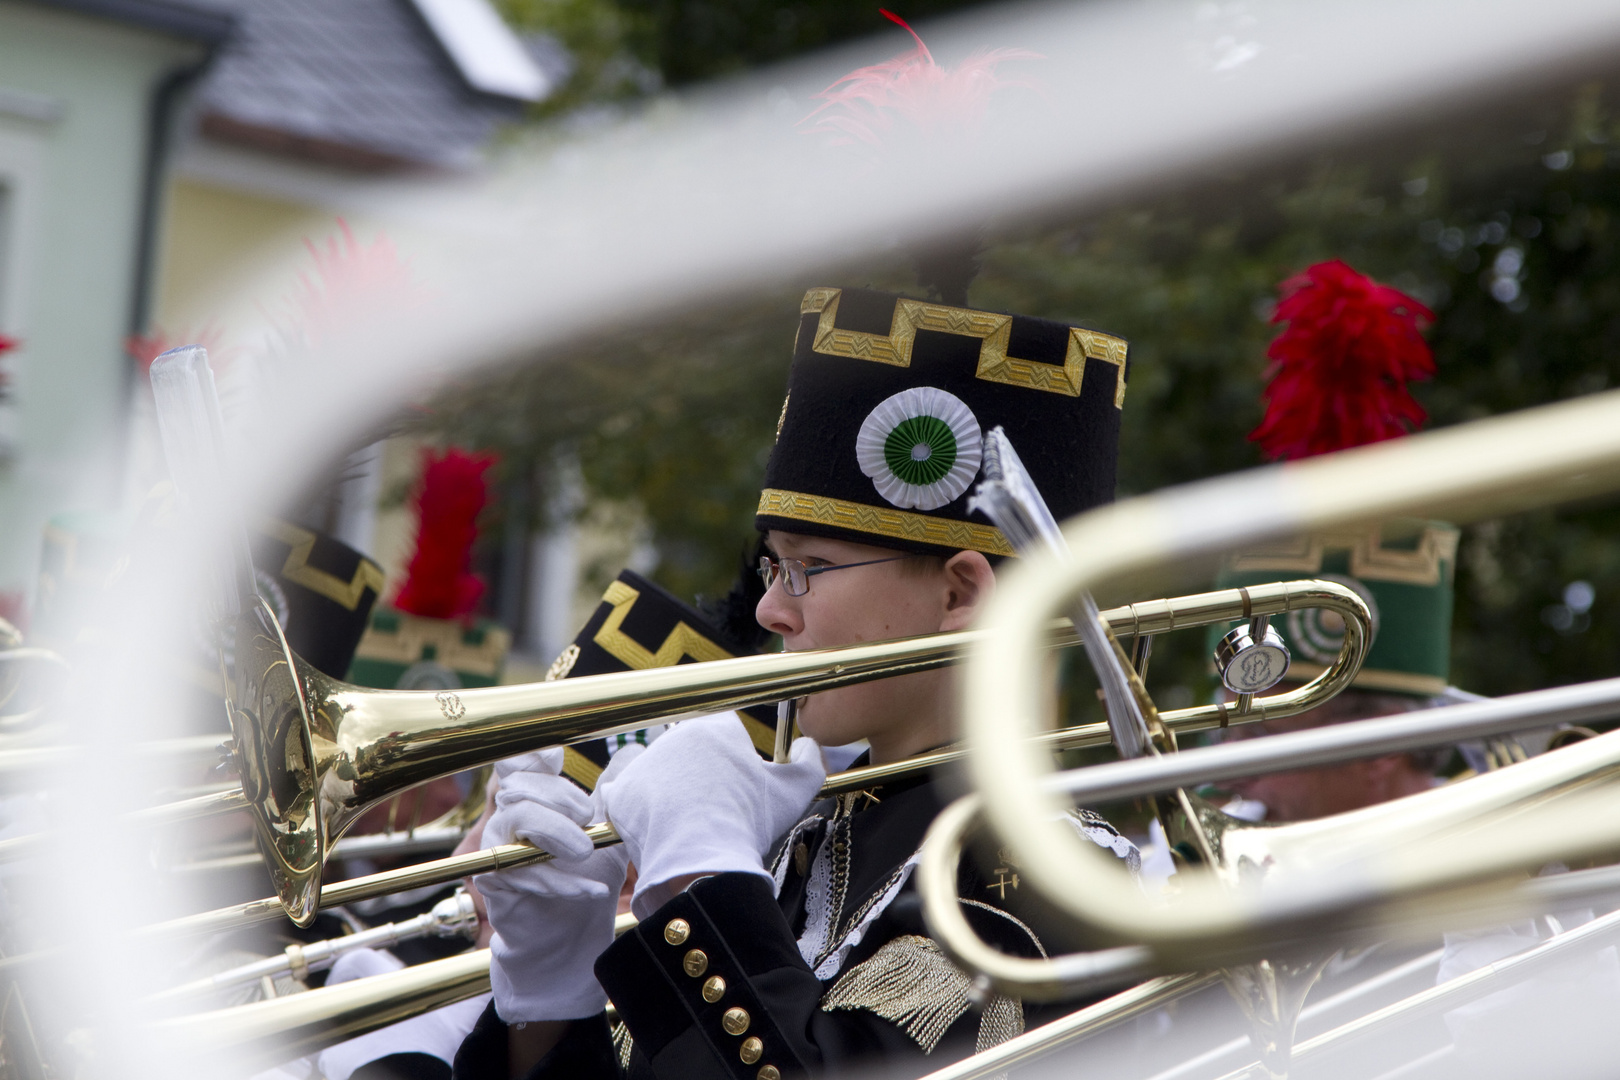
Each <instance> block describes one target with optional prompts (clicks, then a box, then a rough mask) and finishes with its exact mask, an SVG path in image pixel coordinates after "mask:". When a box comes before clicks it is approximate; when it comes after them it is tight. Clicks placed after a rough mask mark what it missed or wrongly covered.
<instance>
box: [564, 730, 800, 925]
mask: <svg viewBox="0 0 1620 1080" xmlns="http://www.w3.org/2000/svg"><path fill="white" fill-rule="evenodd" d="M615 761H617V759H615ZM826 779H827V771H826V769H825V768H824V767H823V765H822V762H821V748H820V747H819V746H817V745H816V743H815V742H814V741H813V740H811V739H795V740H794V742H793V748H792V751H791V754H790V760H789V761H788V762H787V763H785V764H781V765H777V764H773V763H771V762H767V761H762V760H761V759H760V756H759V753H758V752H757V751H756V750H755V749H754V743H753V740H752V739H750V738H749V737H748V732H747V731H746V730H744V728H743V725H742V721H741V720H740V719H738V718H737V714H736V713H723V714H721V715H718V716H705V717H702V718H700V719H697V720H688V721H686V722H685V723H681V724H676V725H675V726H674V728H672V729H671V730H670V731H668V732H666V733H665V734H664V735H663V736H661V737H660V738H659V739H658V741H657V742H655V743H653V744H652V745H651V746H650V747H648V748H647V750H646V751H645V752H644V753H642V754H641V756H640V757H638V758H636V760H635V761H633V762H631V763H630V765H629V767H628V768H626V769H625V770H624V771H623V772H622V773H620V774H619V775H617V776H616V777H613V778H612V779H608V778H607V777H606V776H605V775H604V777H603V782H601V783H598V784H597V788H596V794H597V797H598V798H599V799H601V800H602V801H603V802H604V803H605V804H606V806H607V815H608V820H609V821H611V822H613V827H614V828H616V829H617V830H618V831H619V835H620V836H622V837H623V838H624V846H625V847H626V848H627V849H629V852H630V860H631V861H632V862H634V863H635V864H636V872H637V877H636V891H635V895H634V897H633V898H632V899H631V903H630V909H631V911H633V912H634V913H635V914H636V915H637V916H638V917H639V918H646V917H647V916H648V915H650V914H651V913H652V912H653V911H656V910H657V909H658V907H659V906H660V905H661V904H662V903H663V902H664V901H665V900H666V899H668V893H669V890H668V889H667V888H666V887H665V886H666V885H667V884H668V883H669V882H671V881H672V880H674V879H676V878H684V877H688V876H691V875H694V874H719V873H726V872H730V871H742V872H744V873H753V874H759V875H760V876H762V877H766V878H769V877H770V875H769V874H768V873H766V871H765V855H766V853H767V852H769V851H770V848H771V845H772V844H773V843H774V842H775V841H776V840H777V838H778V837H780V836H781V835H782V834H783V833H785V832H787V830H788V829H790V828H792V827H793V825H794V824H796V823H797V822H798V821H799V820H800V819H802V818H803V817H804V812H805V810H806V809H808V808H809V806H810V802H811V800H812V799H814V798H815V796H816V792H818V791H820V790H821V785H822V783H823V782H824V781H825V780H826Z"/></svg>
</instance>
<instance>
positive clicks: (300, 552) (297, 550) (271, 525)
mask: <svg viewBox="0 0 1620 1080" xmlns="http://www.w3.org/2000/svg"><path fill="white" fill-rule="evenodd" d="M264 531H265V532H266V533H267V534H269V535H270V536H273V537H275V538H276V539H277V540H280V541H281V542H282V543H283V544H289V545H291V547H292V550H291V551H289V552H287V561H286V562H285V563H284V564H282V567H281V576H282V577H284V578H286V579H287V580H288V581H291V582H293V583H294V584H297V585H302V586H303V587H304V588H306V589H308V590H309V591H310V592H312V593H317V594H319V595H321V596H324V597H326V598H327V599H328V600H330V601H332V602H333V603H334V604H340V605H342V606H343V607H344V608H346V609H347V610H349V611H353V610H354V607H355V605H356V604H358V603H359V602H360V597H361V596H363V595H364V594H365V591H366V586H368V585H369V586H371V589H372V591H374V592H375V593H376V594H377V595H378V596H381V595H382V591H383V587H384V586H385V585H386V584H387V581H386V580H385V579H384V578H383V572H382V567H380V566H378V565H377V564H376V563H374V562H372V561H371V560H370V559H368V558H366V557H365V556H364V555H362V556H361V557H360V565H359V566H356V567H355V568H354V576H353V577H351V578H350V579H349V580H348V581H344V580H343V579H342V578H340V577H338V576H337V575H336V574H328V573H327V572H326V571H325V570H317V569H316V568H315V567H313V566H310V565H309V554H310V552H311V551H314V550H315V534H314V533H312V532H310V531H309V530H308V529H300V528H299V527H298V526H296V525H289V524H287V522H285V521H275V520H271V521H267V522H265V523H264Z"/></svg>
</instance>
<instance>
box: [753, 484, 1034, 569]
mask: <svg viewBox="0 0 1620 1080" xmlns="http://www.w3.org/2000/svg"><path fill="white" fill-rule="evenodd" d="M758 513H760V514H761V515H766V516H770V517H783V518H791V519H792V520H794V521H810V522H814V523H815V524H817V525H836V526H838V527H839V528H841V529H854V530H855V531H857V532H864V533H871V534H872V535H874V536H887V537H889V538H890V539H892V540H909V541H912V542H913V543H920V544H933V545H935V546H937V547H944V548H956V549H958V550H970V551H982V552H984V553H985V554H987V555H1016V554H1017V552H1015V551H1014V550H1013V546H1012V544H1010V543H1008V542H1007V537H1006V536H1005V535H1003V534H1002V532H1001V530H1000V529H998V528H996V527H995V526H993V525H976V524H974V523H973V522H971V521H955V520H952V519H951V518H942V517H933V516H931V515H929V514H913V513H911V512H910V511H907V510H890V509H885V508H884V507H881V506H868V505H867V504H866V503H855V502H845V501H844V500H843V499H829V498H826V497H824V496H821V495H806V494H805V493H804V492H801V491H778V490H777V489H775V488H766V489H765V490H764V491H762V492H760V493H759V510H758Z"/></svg>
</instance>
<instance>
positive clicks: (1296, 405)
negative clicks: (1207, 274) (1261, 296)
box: [1249, 259, 1434, 461]
mask: <svg viewBox="0 0 1620 1080" xmlns="http://www.w3.org/2000/svg"><path fill="white" fill-rule="evenodd" d="M1278 292H1279V293H1280V294H1281V299H1280V300H1279V301H1278V303H1277V310H1276V312H1275V313H1274V314H1273V315H1272V317H1271V321H1272V322H1273V323H1287V324H1288V325H1287V327H1286V328H1285V329H1284V330H1283V332H1282V333H1280V334H1278V335H1277V338H1276V340H1274V341H1273V342H1272V343H1271V347H1270V348H1268V349H1267V350H1266V356H1267V357H1269V358H1270V360H1271V362H1272V363H1271V366H1270V368H1269V369H1268V371H1267V377H1268V380H1269V381H1268V382H1267V383H1266V391H1265V397H1266V415H1265V419H1263V420H1262V421H1261V422H1260V426H1259V427H1257V428H1255V429H1254V431H1252V432H1250V434H1249V438H1250V440H1252V441H1253V442H1257V443H1259V444H1260V449H1261V451H1262V452H1263V453H1264V454H1265V455H1266V457H1268V458H1270V459H1272V460H1279V459H1280V460H1283V461H1292V460H1296V459H1298V458H1304V457H1311V456H1313V455H1315V454H1327V453H1331V452H1333V451H1335V450H1345V449H1348V448H1349V447H1352V446H1363V445H1365V444H1367V443H1375V442H1381V441H1383V440H1384V439H1393V438H1396V437H1397V436H1400V435H1405V434H1407V433H1409V432H1411V431H1413V430H1415V429H1416V428H1418V427H1421V426H1422V424H1423V422H1424V420H1426V419H1427V418H1428V415H1427V414H1426V413H1425V412H1424V411H1423V407H1422V406H1421V405H1419V404H1418V403H1417V402H1416V401H1415V400H1413V398H1412V395H1411V393H1410V392H1408V390H1407V383H1409V382H1413V381H1416V380H1422V379H1428V378H1430V377H1432V376H1433V375H1434V354H1433V353H1432V352H1430V350H1429V345H1428V342H1426V341H1424V340H1423V334H1422V331H1423V329H1424V328H1425V327H1427V326H1428V325H1429V324H1431V323H1432V322H1433V321H1434V312H1432V311H1430V310H1429V309H1428V308H1426V307H1424V306H1423V305H1422V304H1420V303H1418V302H1417V301H1416V300H1414V299H1412V298H1411V297H1410V296H1407V295H1406V294H1405V293H1403V292H1401V291H1400V290H1399V289H1394V288H1391V287H1390V286H1388V285H1380V284H1379V283H1378V282H1376V281H1374V280H1373V279H1372V278H1370V277H1367V276H1366V275H1365V274H1358V273H1356V271H1354V270H1352V269H1351V268H1350V267H1349V266H1347V265H1346V264H1345V263H1343V262H1341V261H1340V260H1338V259H1334V260H1332V261H1331V262H1320V263H1317V264H1316V265H1314V266H1311V267H1309V268H1307V269H1306V271H1305V272H1304V273H1303V274H1299V275H1297V276H1295V277H1291V278H1289V279H1288V280H1286V281H1284V282H1283V283H1282V284H1281V285H1280V286H1278Z"/></svg>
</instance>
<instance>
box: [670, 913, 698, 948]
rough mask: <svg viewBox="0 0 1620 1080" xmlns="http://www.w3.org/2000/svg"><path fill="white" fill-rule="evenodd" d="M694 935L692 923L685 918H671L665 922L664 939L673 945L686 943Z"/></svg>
mask: <svg viewBox="0 0 1620 1080" xmlns="http://www.w3.org/2000/svg"><path fill="white" fill-rule="evenodd" d="M691 936H692V924H691V923H689V922H687V921H686V920H685V919H671V920H669V922H667V923H665V924H664V940H665V941H667V942H669V943H670V944H671V945H684V944H685V943H686V939H687V938H689V937H691Z"/></svg>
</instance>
